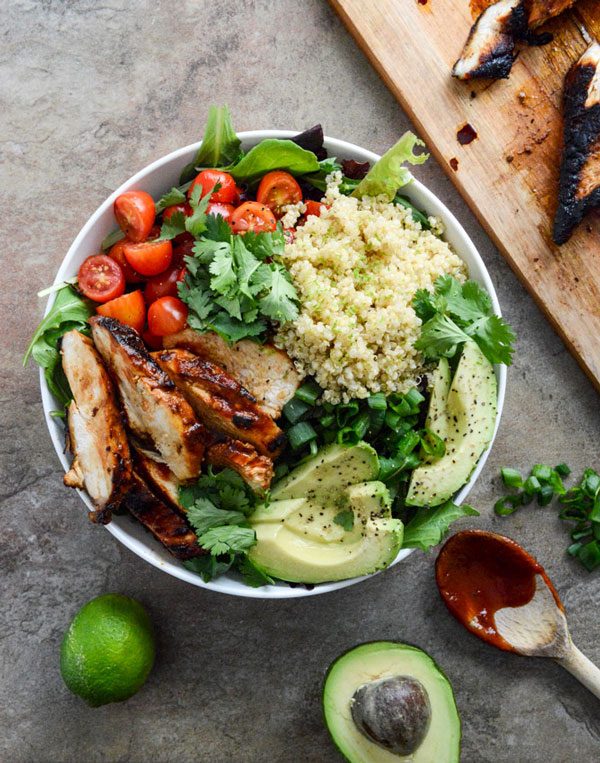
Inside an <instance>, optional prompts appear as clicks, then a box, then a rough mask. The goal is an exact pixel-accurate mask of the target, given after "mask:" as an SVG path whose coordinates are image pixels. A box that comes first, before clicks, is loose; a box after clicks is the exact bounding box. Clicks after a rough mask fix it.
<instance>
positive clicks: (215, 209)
mask: <svg viewBox="0 0 600 763" xmlns="http://www.w3.org/2000/svg"><path fill="white" fill-rule="evenodd" d="M234 212H235V207H234V206H233V204H221V202H216V203H213V202H212V201H211V203H210V204H209V205H208V206H207V207H206V214H207V215H221V217H222V218H223V219H224V220H225V221H226V222H228V223H229V224H230V225H231V216H232V215H233V213H234Z"/></svg>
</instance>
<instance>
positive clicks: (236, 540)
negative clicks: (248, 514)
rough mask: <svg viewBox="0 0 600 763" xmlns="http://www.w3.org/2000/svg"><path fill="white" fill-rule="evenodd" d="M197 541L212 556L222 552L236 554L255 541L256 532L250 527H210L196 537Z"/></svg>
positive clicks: (249, 546) (219, 554)
mask: <svg viewBox="0 0 600 763" xmlns="http://www.w3.org/2000/svg"><path fill="white" fill-rule="evenodd" d="M198 543H199V544H200V546H202V548H205V549H206V550H207V551H210V553H211V554H212V555H213V556H221V555H222V554H238V553H241V552H244V551H248V549H250V548H252V546H253V545H254V544H255V543H256V533H255V532H254V530H252V528H250V527H238V526H236V525H225V526H223V527H212V528H211V529H210V530H207V531H206V532H205V533H203V534H202V535H200V536H199V537H198Z"/></svg>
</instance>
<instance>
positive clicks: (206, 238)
mask: <svg viewBox="0 0 600 763" xmlns="http://www.w3.org/2000/svg"><path fill="white" fill-rule="evenodd" d="M175 216H176V215H172V218H174V217H175ZM188 219H189V218H188ZM203 225H204V230H203V231H202V235H201V236H200V238H199V239H198V240H197V241H196V244H195V245H194V254H193V255H192V256H189V257H186V265H187V270H188V275H187V276H186V278H185V281H184V282H183V283H181V284H180V285H179V296H180V297H181V299H182V300H183V301H184V302H185V303H186V304H187V306H188V307H189V310H190V313H189V317H188V322H189V324H190V326H191V327H192V328H194V329H196V330H197V331H201V332H203V331H215V332H216V333H218V334H220V335H221V336H222V337H223V338H224V339H227V340H228V341H230V342H237V341H239V340H240V339H244V338H246V337H254V338H256V339H259V340H262V339H264V338H265V336H266V331H267V319H270V320H272V321H277V322H278V323H286V322H288V321H292V320H294V319H295V318H296V317H297V316H298V294H297V292H296V289H295V287H294V285H293V283H292V281H291V278H290V275H289V273H288V271H287V269H286V268H285V266H284V265H283V264H282V262H281V261H280V257H281V255H282V254H283V251H284V246H285V239H284V235H283V231H282V230H281V229H277V230H275V231H273V232H262V233H252V232H249V233H246V234H244V235H243V236H240V235H234V234H232V232H231V229H230V228H229V226H228V224H227V223H226V222H225V221H224V220H223V218H222V217H220V216H217V217H215V216H213V215H208V216H206V219H205V221H204V222H203Z"/></svg>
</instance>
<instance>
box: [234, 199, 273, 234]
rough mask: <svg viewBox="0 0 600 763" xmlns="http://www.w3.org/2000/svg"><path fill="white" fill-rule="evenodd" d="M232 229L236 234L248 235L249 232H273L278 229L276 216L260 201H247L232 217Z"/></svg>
mask: <svg viewBox="0 0 600 763" xmlns="http://www.w3.org/2000/svg"><path fill="white" fill-rule="evenodd" d="M231 227H232V228H233V232H234V233H247V232H248V231H249V230H252V231H256V232H257V233H259V232H260V231H271V230H275V228H276V227H277V220H276V219H275V216H274V215H273V213H272V212H271V210H270V209H269V207H266V206H265V205H264V204H259V202H258V201H245V202H244V203H243V204H240V206H239V207H237V209H236V210H235V211H234V213H233V214H232V215H231Z"/></svg>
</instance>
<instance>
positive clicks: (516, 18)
mask: <svg viewBox="0 0 600 763" xmlns="http://www.w3.org/2000/svg"><path fill="white" fill-rule="evenodd" d="M526 34H527V10H526V7H525V0H499V2H496V3H494V4H493V5H490V6H489V7H488V8H486V9H485V10H484V11H483V13H481V15H480V16H479V17H478V19H477V21H476V22H475V23H474V24H473V26H472V27H471V31H470V32H469V36H468V38H467V42H466V43H465V47H464V48H463V52H462V54H461V57H460V58H459V59H458V61H457V62H456V63H455V64H454V68H453V69H452V76H453V77H456V78H457V79H461V80H469V79H476V78H489V79H501V78H503V77H508V75H509V74H510V70H511V69H512V65H513V60H514V50H515V41H516V40H518V39H521V38H523V37H525V35H526Z"/></svg>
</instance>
